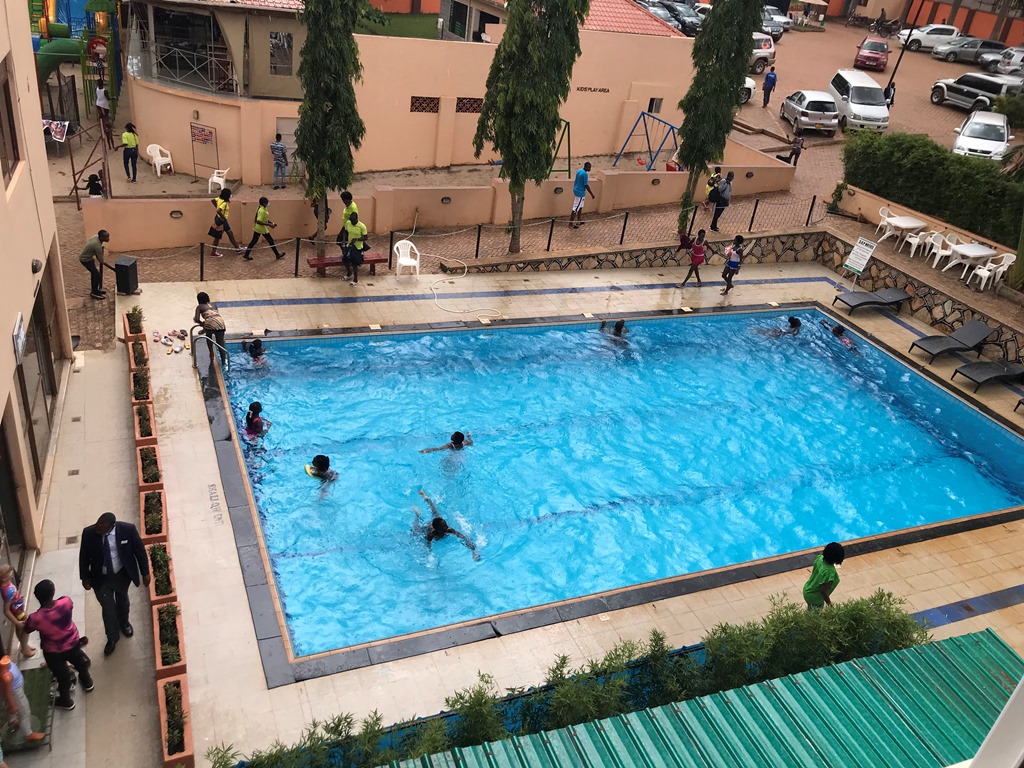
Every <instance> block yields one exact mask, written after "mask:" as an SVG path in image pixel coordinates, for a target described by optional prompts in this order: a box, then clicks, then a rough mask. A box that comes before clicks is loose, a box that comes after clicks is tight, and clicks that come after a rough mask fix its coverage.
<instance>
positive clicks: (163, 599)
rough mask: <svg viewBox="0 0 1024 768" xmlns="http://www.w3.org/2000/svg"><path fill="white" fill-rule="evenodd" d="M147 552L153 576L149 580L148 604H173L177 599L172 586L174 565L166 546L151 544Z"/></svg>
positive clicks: (175, 591)
mask: <svg viewBox="0 0 1024 768" xmlns="http://www.w3.org/2000/svg"><path fill="white" fill-rule="evenodd" d="M148 552H149V566H150V571H151V572H152V574H153V577H152V578H151V579H150V580H149V603H150V605H163V604H164V603H173V602H174V601H175V600H177V599H178V593H177V590H176V589H175V586H174V564H173V563H172V562H171V553H170V552H169V551H168V549H167V544H152V545H150V547H149V548H148Z"/></svg>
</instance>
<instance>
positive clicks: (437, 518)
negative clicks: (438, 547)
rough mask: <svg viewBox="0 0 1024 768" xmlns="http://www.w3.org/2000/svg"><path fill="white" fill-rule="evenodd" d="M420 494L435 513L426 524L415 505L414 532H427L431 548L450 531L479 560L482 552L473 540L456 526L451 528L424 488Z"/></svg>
mask: <svg viewBox="0 0 1024 768" xmlns="http://www.w3.org/2000/svg"><path fill="white" fill-rule="evenodd" d="M420 496H422V497H423V500H424V501H425V502H427V504H428V505H429V506H430V511H431V513H433V514H432V517H431V519H430V523H429V524H428V525H424V524H423V521H422V519H421V518H420V511H419V510H418V509H417V508H416V507H413V508H412V511H413V512H415V513H416V522H415V523H414V524H413V527H412V529H413V533H417V534H420V533H422V534H426V537H427V549H430V545H431V544H432V543H433V542H434V541H438V540H440V539H443V538H444V537H445V536H447V535H448V534H449V533H450V534H451V535H452V536H455V537H457V538H459V539H462V543H463V544H465V545H466V547H467V548H468V549H469V551H470V552H472V553H473V559H474V560H479V559H480V553H479V552H477V551H476V545H475V544H473V542H471V541H470V540H469V539H467V538H466V536H465V535H464V534H462V533H460V532H459V531H456V530H455V529H454V528H451V527H450V526H449V525H448V523H447V522H446V521H445V519H444V518H443V517H441V513H440V512H438V511H437V507H436V506H434V502H433V500H432V499H431V498H430V497H429V496H427V494H426V493H424V492H423V489H422V488H420Z"/></svg>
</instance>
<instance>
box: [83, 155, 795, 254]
mask: <svg viewBox="0 0 1024 768" xmlns="http://www.w3.org/2000/svg"><path fill="white" fill-rule="evenodd" d="M725 158H726V161H725V162H723V164H722V167H723V168H724V169H726V170H727V171H728V170H732V171H734V172H735V174H736V183H735V187H734V190H735V194H736V195H737V196H738V197H739V196H750V195H756V194H761V193H765V192H778V191H782V190H786V189H789V186H790V183H791V182H792V179H793V174H794V172H795V169H794V168H792V167H791V166H789V165H787V164H786V163H783V162H781V161H779V160H776V159H775V158H772V157H768V156H766V155H763V154H761V153H760V152H757V151H756V150H752V149H750V148H749V147H745V146H743V145H742V144H737V143H736V142H733V141H730V142H729V143H728V146H727V147H726V152H725ZM728 161H735V162H728ZM748 174H750V177H749V178H748ZM687 176H688V174H686V173H669V172H653V171H652V172H650V173H648V172H646V171H619V170H610V171H593V172H592V173H591V176H590V188H591V189H592V190H593V192H594V195H595V197H596V200H591V199H590V198H589V197H588V198H587V204H586V211H587V212H588V213H594V212H596V213H612V212H615V211H621V210H627V209H636V208H640V207H644V206H652V205H665V204H670V203H674V202H676V201H678V200H679V198H680V196H681V195H682V192H683V189H684V187H685V186H686V179H687ZM655 182H657V183H655ZM703 195H704V186H703V184H701V186H700V187H699V188H698V198H699V199H703ZM445 200H448V202H444V201H445ZM356 202H357V203H358V204H359V211H360V214H359V215H360V218H361V219H362V220H363V221H364V222H366V225H367V227H368V228H369V229H370V230H371V231H372V232H376V233H386V232H390V231H391V230H409V229H411V228H412V226H413V223H414V222H415V223H416V226H417V227H419V228H438V227H458V226H472V225H475V224H498V225H503V224H507V223H508V222H509V220H510V218H511V202H510V198H509V194H508V185H507V184H506V183H505V182H503V181H501V180H497V179H496V180H492V181H491V183H490V184H487V185H481V186H471V187H470V186H465V187H390V186H380V187H375V188H374V190H373V192H372V193H371V194H370V195H368V196H363V197H360V198H357V200H356ZM256 206H257V203H256V201H255V200H251V199H248V200H247V199H241V196H237V197H234V198H233V199H232V205H231V225H232V227H233V228H234V230H235V232H236V237H238V238H239V239H240V240H242V239H247V238H248V237H249V235H250V233H251V232H252V229H251V224H252V221H253V219H254V218H255V216H256ZM330 206H331V210H332V211H333V212H334V214H332V218H331V222H330V225H329V227H328V232H329V233H335V232H337V231H338V229H339V228H340V227H341V220H340V218H337V217H336V214H337V215H340V213H341V209H342V208H343V207H344V206H343V205H342V204H341V201H340V200H338V199H337V198H335V197H333V196H332V197H331V203H330ZM571 206H572V181H571V180H570V179H568V178H565V177H564V176H563V177H561V178H555V179H549V180H548V181H545V182H544V183H543V184H541V185H540V186H539V187H537V186H533V185H530V186H528V187H527V190H526V204H525V209H524V219H525V220H527V221H529V220H531V219H546V218H565V217H568V215H569V209H570V207H571ZM179 211H180V213H181V216H177V215H174V216H172V212H179ZM82 213H83V221H84V225H85V231H86V233H87V234H92V233H95V232H97V231H98V230H100V229H107V230H109V231H110V233H111V237H112V240H111V248H112V249H113V250H114V251H115V252H119V253H123V252H130V251H133V250H150V249H154V248H177V247H185V246H191V245H195V244H196V243H198V242H200V241H203V240H208V239H209V238H208V236H207V230H208V229H209V227H210V224H211V223H212V220H213V206H212V205H211V204H210V199H209V198H205V197H203V198H134V199H127V198H126V199H115V200H92V199H83V200H82ZM270 216H271V219H272V220H273V221H274V222H275V223H276V224H277V225H278V227H277V229H276V230H274V236H275V237H276V238H278V239H286V238H290V237H298V236H302V235H308V234H310V233H311V232H313V231H314V229H315V223H314V221H313V214H312V211H311V210H310V208H309V206H308V205H307V204H306V203H305V201H303V200H301V199H288V200H274V201H272V202H271V206H270Z"/></svg>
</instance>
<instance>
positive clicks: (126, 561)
mask: <svg viewBox="0 0 1024 768" xmlns="http://www.w3.org/2000/svg"><path fill="white" fill-rule="evenodd" d="M78 572H79V576H80V577H81V579H82V586H83V587H85V588H86V589H87V590H88V589H94V588H95V591H96V599H97V600H98V601H99V604H100V607H101V608H102V609H103V629H104V631H105V632H106V635H107V644H106V645H105V646H104V648H103V655H104V656H109V655H110V654H112V653H113V652H114V649H115V648H116V647H117V641H118V640H120V639H121V635H124V636H125V637H131V636H132V635H134V634H135V630H134V629H133V628H132V625H131V622H130V621H129V620H128V613H129V609H130V608H131V601H130V600H129V598H128V585H129V584H134V585H135V586H136V587H137V586H139V582H140V580H141V582H142V583H143V584H145V585H146V586H147V587H148V586H149V578H150V577H149V558H148V557H147V556H146V548H145V547H144V546H142V538H141V537H140V536H139V529H138V528H136V527H135V526H134V525H132V524H131V523H122V522H120V521H118V519H117V518H116V517H114V513H113V512H104V513H103V514H102V515H100V517H99V519H98V520H97V521H96V523H95V524H94V525H89V526H86V527H85V529H84V530H83V531H82V543H81V546H80V547H79V550H78ZM51 668H52V667H51Z"/></svg>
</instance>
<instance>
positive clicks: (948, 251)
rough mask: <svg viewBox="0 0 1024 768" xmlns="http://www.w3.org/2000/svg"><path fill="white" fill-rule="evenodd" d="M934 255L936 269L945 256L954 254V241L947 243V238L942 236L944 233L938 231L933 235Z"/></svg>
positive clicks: (933, 265)
mask: <svg viewBox="0 0 1024 768" xmlns="http://www.w3.org/2000/svg"><path fill="white" fill-rule="evenodd" d="M930 242H931V246H932V256H934V257H935V260H934V261H933V262H932V269H936V268H938V266H939V262H940V261H942V260H943V259H944V258H946V257H948V256H952V255H953V245H952V243H947V242H946V239H945V238H944V237H943V236H942V233H940V232H936V233H935V234H934V235H932V237H931V241H930Z"/></svg>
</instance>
